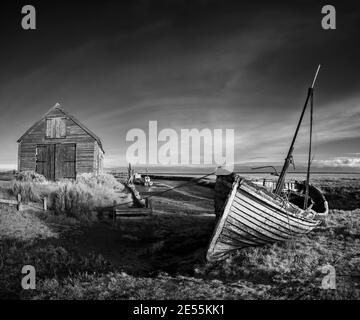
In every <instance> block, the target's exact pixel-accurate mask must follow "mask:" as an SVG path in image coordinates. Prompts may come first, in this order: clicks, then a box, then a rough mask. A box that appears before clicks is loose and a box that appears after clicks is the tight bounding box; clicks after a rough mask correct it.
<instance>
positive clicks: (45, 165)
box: [35, 144, 55, 180]
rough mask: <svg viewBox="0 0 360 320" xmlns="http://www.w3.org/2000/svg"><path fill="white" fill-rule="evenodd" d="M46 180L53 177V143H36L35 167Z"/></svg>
mask: <svg viewBox="0 0 360 320" xmlns="http://www.w3.org/2000/svg"><path fill="white" fill-rule="evenodd" d="M35 171H36V172H37V173H39V174H42V175H43V176H44V177H45V178H46V179H48V180H54V179H55V145H54V144H47V145H38V146H37V147H36V169H35Z"/></svg>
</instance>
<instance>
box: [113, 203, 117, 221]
mask: <svg viewBox="0 0 360 320" xmlns="http://www.w3.org/2000/svg"><path fill="white" fill-rule="evenodd" d="M115 219H116V200H114V201H113V221H115Z"/></svg>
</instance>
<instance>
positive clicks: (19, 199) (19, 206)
mask: <svg viewBox="0 0 360 320" xmlns="http://www.w3.org/2000/svg"><path fill="white" fill-rule="evenodd" d="M16 210H17V211H21V210H22V205H21V194H20V193H19V194H18V195H17V205H16Z"/></svg>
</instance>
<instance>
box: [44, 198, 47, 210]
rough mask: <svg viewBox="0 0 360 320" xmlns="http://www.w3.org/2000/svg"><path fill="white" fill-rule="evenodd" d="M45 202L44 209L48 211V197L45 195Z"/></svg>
mask: <svg viewBox="0 0 360 320" xmlns="http://www.w3.org/2000/svg"><path fill="white" fill-rule="evenodd" d="M43 204H44V211H47V197H46V196H45V197H44V202H43Z"/></svg>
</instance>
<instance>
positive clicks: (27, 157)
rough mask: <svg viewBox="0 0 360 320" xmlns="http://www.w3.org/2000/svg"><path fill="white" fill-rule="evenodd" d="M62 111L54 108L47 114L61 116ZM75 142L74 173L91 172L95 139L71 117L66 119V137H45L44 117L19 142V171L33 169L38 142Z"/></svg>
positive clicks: (49, 116)
mask: <svg viewBox="0 0 360 320" xmlns="http://www.w3.org/2000/svg"><path fill="white" fill-rule="evenodd" d="M63 116H64V115H63V113H62V112H61V111H59V110H56V109H55V110H54V111H53V112H51V114H49V115H48V116H47V118H51V117H63ZM49 143H50V144H51V143H75V144H76V173H77V174H80V173H85V172H92V171H93V170H94V155H95V145H96V146H97V142H96V140H95V139H94V138H93V137H91V136H90V135H89V134H88V133H87V132H86V131H84V130H83V129H82V128H81V127H79V126H78V125H77V124H76V123H75V122H73V121H72V120H71V119H69V118H67V119H66V138H55V139H49V138H46V119H44V120H42V121H41V122H39V123H38V125H37V126H36V127H35V128H34V129H33V130H32V131H31V132H29V133H27V134H26V135H25V136H24V137H23V138H22V140H21V142H20V143H19V154H18V157H19V158H18V166H19V168H18V169H19V171H27V170H31V171H34V170H35V167H36V146H37V145H38V144H49ZM99 149H100V148H99Z"/></svg>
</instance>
